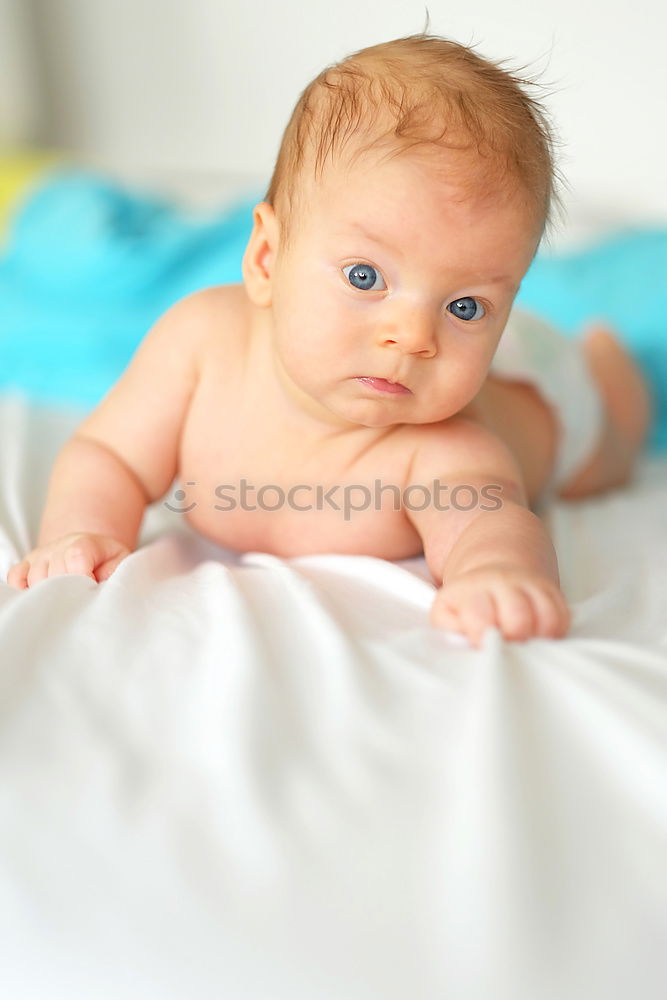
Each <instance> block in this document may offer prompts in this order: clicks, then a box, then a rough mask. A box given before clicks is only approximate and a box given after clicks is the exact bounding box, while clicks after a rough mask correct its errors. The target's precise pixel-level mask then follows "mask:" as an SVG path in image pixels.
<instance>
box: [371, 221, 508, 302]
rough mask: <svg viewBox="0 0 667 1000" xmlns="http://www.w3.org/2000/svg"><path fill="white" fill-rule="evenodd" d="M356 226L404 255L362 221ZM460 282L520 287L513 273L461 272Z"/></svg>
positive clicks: (389, 248)
mask: <svg viewBox="0 0 667 1000" xmlns="http://www.w3.org/2000/svg"><path fill="white" fill-rule="evenodd" d="M354 228H355V230H356V231H357V232H358V233H360V234H361V235H362V236H365V237H366V239H367V240H371V241H372V242H373V243H377V244H378V245H379V246H382V247H385V249H387V250H394V251H395V252H396V253H397V254H398V255H399V257H402V256H403V251H402V249H401V248H400V247H399V246H394V245H392V244H391V243H387V241H386V240H384V239H383V238H382V237H381V236H378V234H377V233H374V232H371V230H370V229H367V228H366V227H365V226H363V225H362V224H361V223H359V222H357V223H355V226H354ZM459 283H460V284H462V285H468V284H470V285H507V286H509V287H510V288H511V289H515V288H517V287H518V282H517V281H516V279H515V278H513V277H512V275H511V274H498V275H495V276H494V277H492V278H472V277H471V276H470V275H469V274H464V273H463V272H461V277H460V279H459Z"/></svg>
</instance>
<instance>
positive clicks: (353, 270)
mask: <svg viewBox="0 0 667 1000" xmlns="http://www.w3.org/2000/svg"><path fill="white" fill-rule="evenodd" d="M348 268H349V274H346V273H345V272H346V271H347V270H348ZM343 274H345V277H346V278H347V280H348V281H349V282H350V284H351V285H354V287H355V288H360V289H361V290H362V291H369V290H370V291H373V292H382V291H384V290H385V289H386V287H387V286H386V285H385V283H384V281H382V277H381V275H380V272H379V271H376V270H375V268H374V267H371V265H370V264H348V265H347V267H344V268H343ZM376 279H379V280H380V281H382V285H381V286H376V285H375V281H376Z"/></svg>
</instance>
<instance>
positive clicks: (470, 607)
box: [460, 590, 498, 647]
mask: <svg viewBox="0 0 667 1000" xmlns="http://www.w3.org/2000/svg"><path fill="white" fill-rule="evenodd" d="M460 616H461V624H462V625H463V628H464V630H465V634H466V635H467V636H468V638H469V639H470V641H471V642H472V644H473V646H476V647H479V646H481V645H482V638H483V636H484V633H485V632H486V630H487V628H490V627H491V626H492V625H497V624H498V610H497V608H496V603H495V601H494V599H493V595H492V594H491V593H489V591H488V590H482V591H480V592H479V593H476V594H474V595H471V596H470V598H469V599H468V601H467V602H466V603H465V604H464V605H463V607H462V608H461V611H460Z"/></svg>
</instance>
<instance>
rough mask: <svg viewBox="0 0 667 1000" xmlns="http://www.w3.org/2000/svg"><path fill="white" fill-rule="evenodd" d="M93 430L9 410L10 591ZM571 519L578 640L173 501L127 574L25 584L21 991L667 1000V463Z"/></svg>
mask: <svg viewBox="0 0 667 1000" xmlns="http://www.w3.org/2000/svg"><path fill="white" fill-rule="evenodd" d="M74 424H75V417H74V416H73V415H70V414H63V413H58V412H50V411H47V410H38V409H36V408H34V407H27V406H26V405H25V404H24V403H23V402H22V401H21V399H20V398H18V397H16V398H13V399H12V398H6V399H4V400H2V401H0V470H1V473H2V481H1V488H0V581H4V578H5V575H6V571H7V568H8V567H9V565H10V564H11V563H12V562H13V561H15V559H16V557H17V555H18V554H19V553H20V552H22V551H23V550H24V549H25V548H26V547H28V545H29V544H31V543H32V541H33V540H34V537H35V532H36V527H37V523H38V518H39V514H40V509H41V504H42V502H43V499H44V490H45V486H46V482H47V480H48V475H49V468H50V464H51V462H52V460H53V457H54V455H55V453H56V450H57V448H58V447H59V445H60V444H61V443H62V442H63V441H64V440H65V437H66V436H67V434H68V433H69V432H70V430H71V429H72V428H73V427H74ZM548 518H549V521H550V525H551V529H552V532H553V534H554V539H555V542H556V547H557V550H558V553H559V557H560V562H561V571H562V580H563V586H564V589H565V592H566V594H567V596H568V597H569V599H570V601H571V603H572V605H573V608H574V624H573V628H572V632H571V635H570V636H569V637H568V638H567V639H566V640H563V641H560V642H552V641H545V640H533V641H530V642H528V643H525V644H521V643H505V642H503V641H502V640H501V638H500V636H499V633H498V632H497V631H495V630H490V631H489V632H487V635H486V642H485V646H484V648H483V649H482V650H480V651H476V650H473V649H471V648H468V647H463V646H460V645H459V646H455V645H452V644H450V643H449V642H448V641H447V638H446V637H445V636H444V635H443V634H441V633H438V632H436V631H435V630H434V629H432V628H430V627H429V625H428V618H427V616H428V608H429V606H430V603H431V600H432V594H433V586H432V584H431V583H430V582H429V578H428V573H427V572H426V570H425V564H424V562H423V560H421V559H418V560H410V561H406V562H404V563H399V564H391V563H384V562H382V561H380V560H375V559H370V558H366V557H353V556H313V557H307V558H298V559H292V560H281V559H277V558H274V557H271V556H268V555H264V554H260V553H249V554H247V555H244V556H239V555H233V554H231V553H229V552H226V551H225V550H223V549H221V548H218V547H216V546H215V545H212V544H210V543H209V542H206V541H205V540H203V539H201V538H198V537H196V536H195V534H194V532H193V531H191V530H190V529H188V528H187V526H186V525H185V524H184V523H183V522H179V524H178V525H177V526H176V527H174V515H171V514H169V512H168V511H166V510H165V509H164V508H162V507H161V506H160V505H159V504H157V505H155V506H154V507H153V508H151V509H150V511H149V512H148V514H147V517H146V520H145V522H144V529H143V532H142V538H141V541H142V547H141V548H140V549H138V550H137V551H136V552H135V553H133V554H132V555H131V556H130V557H129V558H128V559H127V560H126V561H125V562H123V563H122V564H121V566H120V567H119V569H118V570H117V572H116V573H115V574H114V575H113V577H112V578H111V579H110V580H109V581H107V582H106V583H104V584H101V585H97V584H95V583H94V582H92V581H91V580H89V579H87V578H85V577H82V576H78V577H77V576H70V577H60V578H56V579H52V580H46V581H43V582H42V583H41V584H39V585H37V586H36V587H35V588H34V589H31V590H29V591H24V592H21V593H19V592H17V591H15V590H13V589H11V588H10V587H8V586H7V585H6V584H5V583H4V582H0V988H1V989H2V994H3V996H6V997H8V998H11V1000H22V998H31V1000H32V998H35V1000H52V998H60V997H63V998H67V1000H75V998H76V1000H78V998H82V1000H83V998H86V1000H107V998H108V1000H125V998H135V997H136V998H141V1000H152V998H156V1000H171V998H188V1000H190V998H193V1000H209V998H211V1000H213V998H216V1000H218V998H230V1000H371V998H372V1000H374V998H378V1000H445V998H446V1000H556V998H557V1000H579V998H581V1000H584V998H585V1000H598V998H599V1000H621V998H631V997H632V998H635V997H637V998H641V1000H658V998H660V1000H663V998H664V996H665V993H666V990H667V987H666V985H665V984H666V983H667V614H666V608H667V530H666V529H667V458H662V459H652V460H649V459H646V460H644V462H643V463H642V467H641V469H640V473H639V476H638V479H637V482H636V483H635V484H634V485H633V486H632V488H630V489H628V490H624V491H617V492H615V493H613V494H610V495H607V496H605V497H603V498H599V499H597V500H595V501H586V502H583V503H579V504H577V505H574V504H570V505H566V504H559V505H556V506H554V507H553V508H552V509H551V510H550V512H549V514H548Z"/></svg>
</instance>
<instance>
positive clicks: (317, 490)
mask: <svg viewBox="0 0 667 1000" xmlns="http://www.w3.org/2000/svg"><path fill="white" fill-rule="evenodd" d="M184 486H185V487H187V489H182V488H180V487H179V488H178V489H176V490H175V491H174V493H173V500H174V501H175V504H174V505H172V504H170V503H168V502H167V501H166V500H165V501H164V506H165V507H166V508H167V509H168V510H170V511H172V513H174V514H188V513H190V511H192V510H194V509H195V507H198V506H201V505H202V503H203V502H204V501H202V499H201V490H200V489H199V484H198V483H197V482H196V481H195V480H188V481H187V482H186V483H185V484H184ZM209 489H210V488H209ZM502 490H503V488H502V486H501V485H500V484H499V483H485V484H484V485H483V486H481V487H479V488H478V487H476V486H472V485H470V484H468V483H455V484H451V483H443V482H442V481H441V480H439V479H434V480H432V483H431V484H430V485H429V486H426V485H424V484H421V483H410V484H409V485H408V486H403V487H401V486H398V485H397V484H396V483H385V482H383V481H382V480H381V479H375V480H374V481H373V486H372V488H371V487H370V486H368V485H367V484H365V483H335V484H334V485H323V484H321V483H316V484H313V483H296V484H295V485H294V486H291V487H290V488H289V489H287V490H286V489H285V488H284V487H282V486H279V485H277V484H276V483H264V484H262V485H261V486H256V485H255V484H254V483H251V482H250V481H249V480H247V479H240V480H239V482H238V484H234V483H223V484H220V485H219V486H215V487H214V488H212V489H210V494H211V495H210V496H209V498H208V502H209V508H210V509H211V510H216V511H219V512H220V513H226V512H228V511H232V510H237V509H240V510H244V511H248V512H252V511H258V510H261V511H264V512H266V513H274V512H275V511H279V510H283V509H285V508H287V509H289V510H293V511H300V512H306V511H312V510H317V511H321V510H325V509H328V510H333V511H337V512H339V513H341V514H342V516H343V519H344V520H345V521H349V520H350V519H351V518H352V516H353V515H354V514H357V513H360V512H362V511H368V510H375V511H382V510H385V509H386V505H387V502H388V501H389V500H390V502H391V503H392V509H393V510H394V511H395V512H398V511H400V510H410V511H420V510H426V509H427V508H429V507H433V508H434V509H435V510H438V511H447V510H459V511H469V510H473V509H476V508H477V509H479V510H484V511H493V510H500V508H501V507H502V505H503V504H502V500H501V498H500V495H501V494H502ZM207 492H208V491H207Z"/></svg>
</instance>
